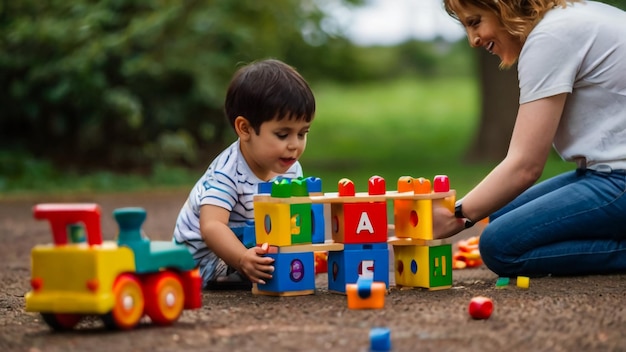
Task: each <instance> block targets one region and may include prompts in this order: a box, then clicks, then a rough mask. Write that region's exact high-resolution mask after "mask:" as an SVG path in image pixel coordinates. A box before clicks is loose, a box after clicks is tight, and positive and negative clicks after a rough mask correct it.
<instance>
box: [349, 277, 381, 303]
mask: <svg viewBox="0 0 626 352" xmlns="http://www.w3.org/2000/svg"><path fill="white" fill-rule="evenodd" d="M386 294H387V285H385V283H384V282H374V281H372V280H367V279H366V280H359V281H357V283H356V284H347V285H346V295H347V296H348V308H349V309H382V308H383V307H384V306H385V295H386Z"/></svg>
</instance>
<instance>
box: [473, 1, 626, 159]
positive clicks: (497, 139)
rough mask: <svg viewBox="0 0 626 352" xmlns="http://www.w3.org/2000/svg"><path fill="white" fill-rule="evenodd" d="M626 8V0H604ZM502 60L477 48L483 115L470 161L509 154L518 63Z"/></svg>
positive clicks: (516, 92) (516, 103)
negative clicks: (509, 64)
mask: <svg viewBox="0 0 626 352" xmlns="http://www.w3.org/2000/svg"><path fill="white" fill-rule="evenodd" d="M602 2H604V3H608V4H612V5H614V6H617V7H619V8H621V9H626V0H603V1H602ZM499 62H500V61H499V59H498V58H497V57H495V56H493V55H491V54H489V53H488V52H486V51H485V50H479V51H478V72H479V82H480V90H481V94H482V98H481V113H480V114H481V115H480V116H481V117H480V124H479V129H478V132H477V133H476V135H475V137H474V140H473V142H472V145H471V147H470V148H469V149H468V152H467V154H466V157H467V159H468V160H469V161H499V160H501V159H502V158H504V156H505V155H506V153H507V149H508V145H509V141H510V137H511V132H512V131H513V125H514V124H515V117H516V115H517V109H518V108H519V85H518V83H519V82H518V79H517V66H514V67H511V68H510V69H508V70H500V69H499V68H498V64H499Z"/></svg>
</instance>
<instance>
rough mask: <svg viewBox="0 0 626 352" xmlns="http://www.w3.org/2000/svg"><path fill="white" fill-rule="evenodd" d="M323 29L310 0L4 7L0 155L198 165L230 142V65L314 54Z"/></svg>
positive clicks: (121, 166) (133, 165)
mask: <svg viewBox="0 0 626 352" xmlns="http://www.w3.org/2000/svg"><path fill="white" fill-rule="evenodd" d="M336 1H342V0H336ZM344 1H350V2H356V3H358V2H359V0H344ZM322 19H323V15H322V12H321V11H320V9H319V8H318V7H317V6H316V3H315V2H314V1H313V0H308V1H296V0H275V1H271V2H263V1H256V0H241V1H231V0H204V1H202V0H192V1H167V0H165V1H163V0H142V1H137V0H104V1H98V2H93V1H87V0H74V1H54V0H53V1H44V2H42V1H34V0H24V1H16V2H6V1H5V2H3V3H2V6H1V7H0V38H2V40H1V41H0V85H1V86H2V87H3V89H4V90H5V94H2V95H0V105H1V106H3V113H2V114H1V115H0V141H1V142H0V143H1V144H0V147H3V148H9V147H11V148H20V149H22V150H26V151H28V152H29V153H32V154H33V155H34V156H36V157H44V158H46V159H49V160H51V161H54V162H55V163H56V164H60V165H74V166H76V165H80V166H81V167H82V168H106V169H111V168H112V169H115V170H131V169H149V168H151V167H152V166H153V164H154V163H155V162H156V161H161V160H164V161H168V162H172V163H175V162H178V163H183V164H187V165H190V164H194V163H197V162H200V158H199V156H198V152H199V151H202V150H203V149H210V148H211V147H215V146H218V147H221V146H222V144H223V138H224V134H225V133H227V131H228V128H229V127H228V126H227V124H226V123H225V120H224V117H223V114H222V101H223V95H224V91H225V89H226V85H227V83H228V81H229V79H230V77H231V75H232V73H233V72H234V70H235V69H236V66H237V65H238V64H240V63H246V62H250V61H253V60H256V59H260V58H265V57H278V58H289V57H291V56H293V54H292V53H297V52H300V51H303V50H301V49H304V48H309V47H312V46H311V45H310V44H309V43H308V42H307V40H309V41H310V38H311V37H317V38H318V42H319V38H322V39H324V38H326V37H324V35H323V31H321V27H320V22H321V20H322ZM303 28H306V29H307V31H306V33H307V36H304V35H303V33H304V32H303V30H302V29H303ZM324 40H325V39H324ZM340 47H341V46H340ZM311 50H312V49H307V50H305V53H306V52H309V53H310V52H311ZM338 51H340V50H338ZM293 61H294V63H296V64H297V63H298V62H305V61H304V60H300V61H298V60H296V59H295V58H294V59H293ZM209 156H210V155H209Z"/></svg>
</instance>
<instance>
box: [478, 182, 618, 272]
mask: <svg viewBox="0 0 626 352" xmlns="http://www.w3.org/2000/svg"><path fill="white" fill-rule="evenodd" d="M625 192H626V171H624V170H616V171H613V172H597V171H593V170H585V171H581V172H579V171H572V172H567V173H564V174H561V175H559V176H556V177H553V178H551V179H548V180H546V181H544V182H541V183H538V184H536V185H535V186H533V187H531V188H529V189H528V190H527V191H526V192H524V193H522V194H521V195H520V196H519V197H517V198H516V199H515V200H513V201H512V202H511V203H509V204H508V205H507V206H505V207H503V208H502V209H500V210H498V211H497V212H495V213H494V214H492V216H491V217H490V223H489V225H487V227H486V228H485V229H484V231H483V233H482V235H481V237H480V242H479V248H480V254H481V257H482V259H483V261H484V263H485V265H487V267H488V268H489V269H491V270H492V271H493V272H495V273H496V274H498V275H499V276H503V277H514V276H520V275H522V276H544V275H587V274H608V273H617V272H626V240H625V239H626V194H625Z"/></svg>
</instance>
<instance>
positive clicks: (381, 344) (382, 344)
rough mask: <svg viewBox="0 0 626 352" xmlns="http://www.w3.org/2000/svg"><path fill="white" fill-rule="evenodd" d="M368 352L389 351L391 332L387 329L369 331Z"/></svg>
mask: <svg viewBox="0 0 626 352" xmlns="http://www.w3.org/2000/svg"><path fill="white" fill-rule="evenodd" d="M369 351H370V352H388V351H391V330H390V329H389V328H373V329H371V330H370V349H369Z"/></svg>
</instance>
